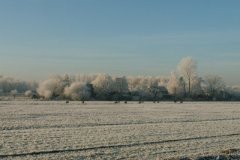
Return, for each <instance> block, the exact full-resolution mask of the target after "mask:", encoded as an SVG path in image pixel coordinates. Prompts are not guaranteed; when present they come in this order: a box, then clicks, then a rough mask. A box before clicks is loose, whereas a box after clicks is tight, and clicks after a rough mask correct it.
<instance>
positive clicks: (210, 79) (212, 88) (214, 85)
mask: <svg viewBox="0 0 240 160" xmlns="http://www.w3.org/2000/svg"><path fill="white" fill-rule="evenodd" d="M204 82H205V91H206V93H207V94H208V95H209V96H211V97H216V96H217V95H218V94H219V92H220V91H221V90H223V89H224V88H225V83H224V81H223V80H222V78H221V77H219V76H217V75H208V76H206V77H205V80H204Z"/></svg>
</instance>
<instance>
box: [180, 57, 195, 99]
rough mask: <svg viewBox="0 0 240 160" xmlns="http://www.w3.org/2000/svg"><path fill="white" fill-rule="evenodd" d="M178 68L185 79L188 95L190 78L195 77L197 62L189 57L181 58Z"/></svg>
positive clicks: (190, 83) (189, 92) (189, 93)
mask: <svg viewBox="0 0 240 160" xmlns="http://www.w3.org/2000/svg"><path fill="white" fill-rule="evenodd" d="M178 69H179V72H180V74H181V75H182V76H183V78H184V79H185V81H186V82H187V83H188V95H189V96H190V95H191V85H192V79H193V78H194V77H196V74H197V72H196V71H197V63H196V61H194V60H193V59H192V58H191V57H185V58H183V59H182V60H181V61H180V63H179V65H178Z"/></svg>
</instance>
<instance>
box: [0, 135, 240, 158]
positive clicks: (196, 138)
mask: <svg viewBox="0 0 240 160" xmlns="http://www.w3.org/2000/svg"><path fill="white" fill-rule="evenodd" d="M233 136H240V133H233V134H226V135H217V136H203V137H191V138H182V139H172V140H163V141H154V142H142V143H132V144H117V145H106V146H97V147H87V148H75V149H67V150H64V149H63V150H49V151H37V152H29V153H17V154H5V155H0V158H12V157H23V156H37V155H43V154H57V153H68V152H80V151H90V150H97V149H111V148H112V149H113V148H124V147H136V146H144V145H154V144H162V143H173V142H181V141H192V140H203V139H212V138H222V137H233Z"/></svg>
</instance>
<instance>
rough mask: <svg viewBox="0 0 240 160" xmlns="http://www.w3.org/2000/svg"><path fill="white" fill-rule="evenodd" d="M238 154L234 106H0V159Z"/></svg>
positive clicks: (238, 114)
mask: <svg viewBox="0 0 240 160" xmlns="http://www.w3.org/2000/svg"><path fill="white" fill-rule="evenodd" d="M238 149H240V103H236V102H235V103H225V102H215V103H214V102H213V103H209V102H193V103H190V102H188V103H183V104H174V103H172V102H162V103H159V104H154V103H150V102H149V103H144V104H137V103H136V102H131V103H129V104H113V103H112V102H87V104H81V103H80V102H70V103H69V104H66V103H65V102H63V101H58V102H52V101H48V102H43V101H0V159H24V160H25V159H26V160H28V159H55V160H61V159H62V160H65V159H77V160H81V159H154V160H156V159H172V158H178V157H197V156H206V155H220V154H234V156H235V158H236V159H240V152H239V150H238Z"/></svg>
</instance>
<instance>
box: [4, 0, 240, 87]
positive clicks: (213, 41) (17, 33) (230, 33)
mask: <svg viewBox="0 0 240 160" xmlns="http://www.w3.org/2000/svg"><path fill="white" fill-rule="evenodd" d="M239 8H240V1H239V0H231V1H229V0H201V1H200V0H199V1H193V0H181V1H179V0H165V1H164V0H118V1H117V0H21V1H19V0H0V75H4V76H13V77H17V78H20V79H33V80H38V79H44V78H46V77H48V76H49V75H51V74H64V73H69V74H79V73H85V74H88V73H92V74H94V73H109V74H113V75H120V76H121V75H126V76H128V75H150V76H168V75H169V74H170V72H171V71H173V70H174V69H176V66H177V64H178V63H179V61H180V60H181V58H183V57H186V56H191V57H193V58H194V59H195V60H196V61H197V62H198V72H199V75H200V76H204V75H207V74H217V75H220V76H222V77H223V79H224V80H225V81H226V82H227V84H230V85H240V74H239V71H240V9H239Z"/></svg>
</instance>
